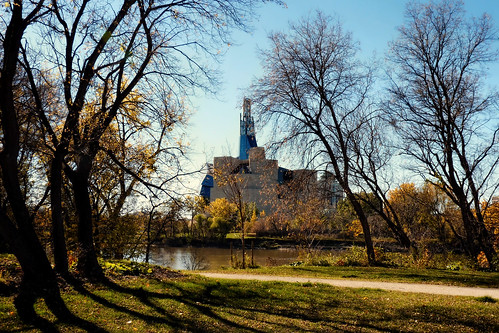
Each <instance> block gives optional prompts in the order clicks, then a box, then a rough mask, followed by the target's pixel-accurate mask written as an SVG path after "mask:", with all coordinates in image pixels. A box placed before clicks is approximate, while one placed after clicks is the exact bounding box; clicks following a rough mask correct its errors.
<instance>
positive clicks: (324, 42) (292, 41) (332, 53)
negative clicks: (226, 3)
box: [253, 13, 376, 264]
mask: <svg viewBox="0 0 499 333" xmlns="http://www.w3.org/2000/svg"><path fill="white" fill-rule="evenodd" d="M269 40H270V42H271V48H270V49H269V50H268V51H263V52H262V57H263V63H264V74H263V76H262V77H261V78H260V79H259V80H258V81H257V82H256V83H255V84H254V87H253V92H254V94H253V101H254V102H255V104H256V105H257V108H258V110H259V113H258V114H259V116H260V119H261V121H262V122H263V123H266V124H267V123H268V124H272V126H274V133H275V140H274V142H273V146H274V147H282V146H284V147H286V145H287V147H290V146H292V147H293V148H292V149H293V150H296V149H299V150H300V154H302V156H304V158H305V159H306V162H307V163H314V162H315V163H316V165H319V164H321V165H323V164H326V166H327V167H325V169H326V170H330V171H331V172H332V174H333V175H334V177H335V179H336V181H338V183H339V184H340V185H341V187H342V189H343V191H344V192H345V195H346V197H347V198H348V199H349V200H350V201H351V202H352V205H353V207H354V209H355V212H356V213H357V215H358V217H359V220H360V223H361V225H362V229H363V233H364V239H365V245H366V252H367V257H368V260H369V263H370V264H374V263H375V261H376V259H375V255H374V248H373V243H372V239H371V232H370V228H369V223H368V220H367V217H366V215H365V213H364V212H363V210H362V206H361V204H360V202H359V200H358V199H357V198H356V196H355V193H354V190H353V189H352V182H351V177H352V172H353V168H352V165H353V163H355V159H356V152H355V150H354V149H353V148H354V147H353V140H355V138H356V137H359V136H362V135H363V133H364V135H367V132H366V131H365V129H366V128H365V124H366V123H368V121H369V119H371V118H372V113H371V110H370V108H369V105H368V92H369V90H370V87H371V84H372V74H371V71H370V70H369V69H368V68H367V67H366V66H364V65H363V64H362V63H360V62H359V61H358V60H357V59H356V52H357V49H358V48H357V45H356V44H355V43H354V42H353V40H352V37H351V35H350V34H349V33H347V32H344V31H343V28H342V26H341V25H340V24H339V23H337V22H334V21H333V20H332V19H331V18H330V17H327V16H325V15H324V14H322V13H318V14H317V15H316V16H315V17H314V18H310V19H308V20H307V19H305V20H302V21H300V22H299V23H297V24H292V25H291V26H290V32H289V34H286V33H273V34H271V35H270V36H269Z"/></svg>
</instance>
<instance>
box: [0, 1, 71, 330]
mask: <svg viewBox="0 0 499 333" xmlns="http://www.w3.org/2000/svg"><path fill="white" fill-rule="evenodd" d="M7 4H9V6H6V7H5V8H4V9H3V12H4V14H5V16H4V17H3V18H2V28H1V35H0V38H1V43H2V47H1V52H0V54H1V55H2V61H1V72H0V111H1V115H0V126H1V148H0V150H1V151H0V168H1V180H2V181H1V185H2V191H1V192H2V197H1V204H0V235H1V237H2V239H3V240H4V241H5V242H7V243H8V244H9V248H10V250H11V251H13V253H14V254H15V256H16V258H17V259H18V261H19V263H20V265H21V267H22V269H23V278H22V282H21V286H20V289H19V294H18V295H17V296H16V299H15V306H16V309H17V311H18V313H19V315H20V317H21V318H22V319H23V320H29V321H33V320H35V319H36V313H35V311H34V309H33V305H34V303H35V301H36V300H37V299H38V298H40V297H41V298H43V299H44V300H45V302H46V304H47V306H48V307H49V309H50V310H51V311H52V312H53V313H54V314H55V315H56V316H58V317H59V318H64V319H65V320H68V319H70V318H71V313H70V312H69V311H68V309H67V308H66V306H65V305H64V302H63V301H62V299H61V297H60V291H59V287H58V284H57V280H56V276H55V274H54V271H53V270H52V268H51V266H50V262H49V260H48V258H47V256H46V254H45V251H44V249H43V247H42V246H41V244H40V241H39V239H38V237H37V235H36V233H35V230H34V228H33V218H34V214H33V211H30V207H29V206H28V202H27V200H26V195H25V193H23V190H24V189H23V186H22V183H21V178H22V176H21V175H22V170H21V168H22V167H23V166H22V165H20V164H19V158H20V155H21V154H22V146H21V141H22V140H23V139H22V138H23V137H26V135H28V133H26V132H23V131H22V126H21V124H20V122H19V121H20V113H19V112H20V108H19V104H18V102H19V98H20V97H22V96H16V80H17V79H18V78H20V77H25V76H24V75H22V74H20V73H19V69H20V68H19V62H18V61H19V59H18V55H19V54H20V51H21V46H22V39H23V36H24V35H25V34H26V30H27V29H28V27H30V26H31V25H33V24H34V23H36V22H37V20H39V19H40V17H42V16H44V15H45V14H46V10H45V9H44V7H43V6H44V2H43V1H40V2H38V3H28V4H26V6H25V4H24V3H23V1H20V0H17V1H13V2H8V3H7ZM2 15H3V14H2Z"/></svg>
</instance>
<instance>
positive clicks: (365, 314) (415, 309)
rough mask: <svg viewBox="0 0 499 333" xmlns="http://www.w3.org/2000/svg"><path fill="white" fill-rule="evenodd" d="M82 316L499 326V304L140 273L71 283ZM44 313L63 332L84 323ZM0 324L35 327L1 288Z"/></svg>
mask: <svg viewBox="0 0 499 333" xmlns="http://www.w3.org/2000/svg"><path fill="white" fill-rule="evenodd" d="M63 297H64V299H65V301H66V303H67V304H68V307H69V308H70V310H71V311H72V312H73V313H74V314H75V315H77V316H78V317H80V318H82V319H84V320H85V321H87V322H90V323H92V324H93V325H96V326H98V327H100V328H102V329H104V330H106V331H109V332H123V331H125V332H192V331H194V332H305V331H312V332H337V331H342V332H343V331H344V332H359V331H363V332H379V331H383V332H386V331H397V332H398V331H403V332H494V331H495V332H497V331H499V304H498V303H494V302H491V301H490V300H485V299H477V298H471V297H451V296H435V295H422V294H407V293H398V292H389V291H382V290H376V289H375V290H372V289H341V288H335V287H331V286H325V285H318V284H312V283H307V284H297V283H293V284H288V283H282V282H254V281H229V280H220V281H216V280H209V279H205V278H202V277H199V276H189V277H186V278H180V279H175V280H165V281H163V282H161V281H157V280H153V279H146V278H137V277H128V278H126V279H121V280H119V281H117V285H116V286H114V287H112V286H107V287H106V286H93V285H84V286H83V287H82V288H79V290H75V289H74V288H72V287H68V288H66V289H65V290H64V292H63ZM36 310H37V312H38V313H39V315H40V316H42V317H43V318H45V319H47V320H48V321H49V322H50V323H51V324H50V325H52V326H53V327H52V328H56V329H58V330H60V331H63V332H78V331H84V330H83V328H81V327H78V326H72V325H69V324H64V323H60V322H58V321H56V319H55V318H54V317H53V316H52V315H51V314H50V313H49V312H48V310H47V309H46V307H45V305H44V303H43V302H41V301H40V302H39V303H37V305H36ZM0 325H1V326H0V331H6V332H17V331H23V332H36V331H37V329H36V328H34V327H32V326H29V325H25V324H23V323H22V322H20V321H19V318H18V317H17V315H16V314H15V310H14V307H13V305H12V296H0Z"/></svg>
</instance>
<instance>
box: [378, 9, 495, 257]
mask: <svg viewBox="0 0 499 333" xmlns="http://www.w3.org/2000/svg"><path fill="white" fill-rule="evenodd" d="M399 33H400V35H399V37H398V39H397V40H395V41H394V42H393V43H392V44H391V52H390V53H389V56H388V57H389V60H390V61H391V62H392V63H393V65H394V68H393V72H392V74H391V87H390V89H389V93H390V100H389V102H387V103H386V104H385V110H386V111H387V113H388V117H390V119H391V121H392V124H393V126H394V127H395V129H396V130H397V132H398V133H399V134H400V137H401V138H402V142H403V145H402V147H401V148H402V151H403V152H404V153H405V154H406V155H407V156H409V157H411V158H412V160H413V161H414V170H415V171H417V172H419V173H420V174H421V175H422V177H424V178H425V179H428V180H430V181H431V182H432V183H433V184H434V185H436V186H438V187H440V188H441V189H442V190H443V191H444V192H445V193H446V194H447V195H448V196H449V198H450V199H451V200H452V201H453V202H454V203H455V204H456V205H457V206H458V207H459V209H460V211H461V218H462V221H463V225H464V228H465V232H466V235H465V241H466V247H465V248H466V251H467V253H468V254H469V255H470V256H471V257H473V258H477V255H478V254H479V253H480V252H481V251H483V252H484V253H485V256H486V257H487V260H488V261H489V263H491V264H495V263H496V262H497V253H496V251H495V250H494V248H493V246H492V239H491V235H490V233H489V232H488V230H487V228H486V227H485V224H484V217H483V212H482V207H481V205H480V202H481V200H482V198H485V197H486V194H487V193H493V192H494V190H495V189H497V186H498V183H499V182H498V178H497V166H498V162H499V152H498V148H499V144H498V143H499V126H498V118H497V110H496V105H497V104H496V102H497V94H496V92H493V91H491V92H490V91H487V89H486V88H485V85H484V83H483V78H484V77H485V72H484V66H485V65H487V64H488V63H490V61H493V60H496V59H497V51H496V49H495V48H493V45H492V43H493V41H494V40H495V39H496V31H495V29H494V28H493V26H492V21H491V18H490V16H488V15H486V14H484V15H483V16H482V17H480V18H475V19H468V18H467V17H466V15H465V12H464V9H463V3H462V2H460V1H448V0H445V1H441V2H438V3H437V2H430V3H428V4H418V3H410V4H409V5H408V7H407V11H406V23H405V24H404V25H403V26H401V27H400V28H399Z"/></svg>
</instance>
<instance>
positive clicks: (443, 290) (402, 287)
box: [198, 273, 499, 300]
mask: <svg viewBox="0 0 499 333" xmlns="http://www.w3.org/2000/svg"><path fill="white" fill-rule="evenodd" d="M198 274H199V275H202V276H205V277H209V278H213V279H233V280H258V281H282V282H299V283H307V282H310V283H324V284H329V285H332V286H335V287H342V288H372V289H384V290H394V291H401V292H410V293H425V294H437V295H451V296H472V297H481V296H489V297H493V298H495V299H498V300H499V288H473V287H456V286H445V285H435V284H423V283H399V282H378V281H360V280H335V279H320V278H308V277H295V276H272V275H256V274H224V273H198Z"/></svg>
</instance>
